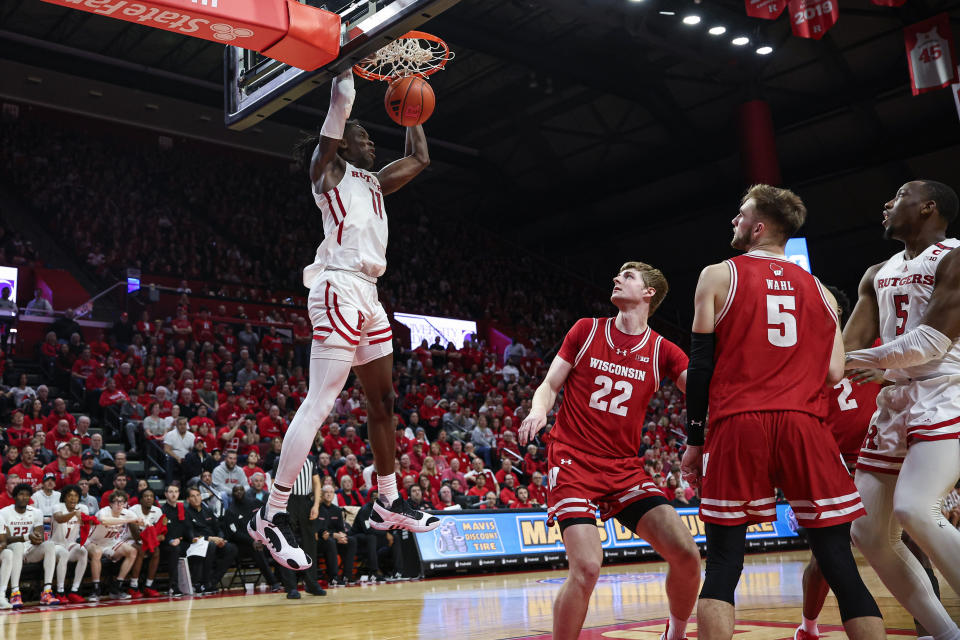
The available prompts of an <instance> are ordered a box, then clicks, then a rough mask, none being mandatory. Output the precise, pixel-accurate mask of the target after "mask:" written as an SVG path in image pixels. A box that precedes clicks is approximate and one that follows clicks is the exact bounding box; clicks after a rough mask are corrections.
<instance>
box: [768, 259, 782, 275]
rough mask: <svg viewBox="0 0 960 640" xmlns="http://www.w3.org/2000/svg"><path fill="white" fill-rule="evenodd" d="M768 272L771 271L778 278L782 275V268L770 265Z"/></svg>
mask: <svg viewBox="0 0 960 640" xmlns="http://www.w3.org/2000/svg"><path fill="white" fill-rule="evenodd" d="M770 271H773V275H775V276H777V277H778V278H779V277H780V276H782V275H783V267H781V266H780V265H778V264H774V263H772V262H771V263H770Z"/></svg>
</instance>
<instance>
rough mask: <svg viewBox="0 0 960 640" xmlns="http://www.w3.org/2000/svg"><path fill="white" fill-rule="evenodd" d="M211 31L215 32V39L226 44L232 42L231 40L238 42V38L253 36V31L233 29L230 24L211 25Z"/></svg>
mask: <svg viewBox="0 0 960 640" xmlns="http://www.w3.org/2000/svg"><path fill="white" fill-rule="evenodd" d="M210 30H211V31H213V37H214V38H216V39H217V40H222V41H224V42H230V41H231V40H236V39H237V38H249V37H250V36H252V35H253V31H251V30H250V29H243V28H240V29H237V28H236V27H231V26H230V25H228V24H222V23H218V24H212V25H210Z"/></svg>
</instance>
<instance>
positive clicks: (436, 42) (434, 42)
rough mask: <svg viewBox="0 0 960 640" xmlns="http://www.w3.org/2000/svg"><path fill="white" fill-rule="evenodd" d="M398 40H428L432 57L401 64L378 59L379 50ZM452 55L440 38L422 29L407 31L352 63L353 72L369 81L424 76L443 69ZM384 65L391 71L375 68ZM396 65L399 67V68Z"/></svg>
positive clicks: (382, 67) (381, 67)
mask: <svg viewBox="0 0 960 640" xmlns="http://www.w3.org/2000/svg"><path fill="white" fill-rule="evenodd" d="M400 40H425V41H427V42H430V43H431V46H430V48H429V49H428V50H429V51H430V52H431V53H433V57H432V58H431V59H430V60H429V61H424V62H414V61H407V62H406V63H405V64H403V65H397V64H396V63H393V62H392V61H389V60H388V61H386V64H384V62H382V61H379V60H378V56H379V54H380V53H381V52H383V51H384V50H386V49H389V48H390V47H391V46H395V44H396V43H397V42H399V41H400ZM452 57H453V53H452V52H451V51H450V47H449V46H447V43H446V42H444V41H443V40H442V39H441V38H439V37H437V36H435V35H433V34H431V33H426V32H424V31H408V32H407V33H405V34H403V35H402V36H400V37H399V38H397V39H396V40H394V41H393V42H391V43H390V44H388V45H386V46H385V47H383V48H381V49H380V50H378V51H377V52H376V53H374V54H373V55H370V56H367V57H366V58H364V59H363V60H361V61H360V62H358V63H357V64H355V65H353V72H354V73H355V74H356V75H358V76H360V77H361V78H364V79H365V80H371V81H372V80H385V81H391V80H395V79H397V78H402V77H406V76H421V77H426V76H431V75H433V74H435V73H436V72H437V71H440V70H441V69H443V68H444V66H446V64H447V61H448V60H450V58H452ZM384 67H388V68H390V69H391V70H392V71H393V72H392V73H380V72H379V71H377V69H381V70H383V69H384ZM398 67H400V68H399V70H398Z"/></svg>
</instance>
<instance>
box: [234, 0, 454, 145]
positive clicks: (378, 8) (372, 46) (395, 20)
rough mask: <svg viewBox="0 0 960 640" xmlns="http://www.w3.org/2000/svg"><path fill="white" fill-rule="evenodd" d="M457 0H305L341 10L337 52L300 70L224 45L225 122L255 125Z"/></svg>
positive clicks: (235, 125)
mask: <svg viewBox="0 0 960 640" xmlns="http://www.w3.org/2000/svg"><path fill="white" fill-rule="evenodd" d="M457 2H459V0H352V1H351V0H328V1H327V2H322V0H310V1H308V2H306V4H310V5H314V6H318V7H320V8H322V9H326V10H328V11H334V12H336V13H338V14H339V15H340V20H341V25H342V26H341V31H340V34H341V35H340V57H338V58H337V59H336V60H334V61H333V62H331V63H330V64H328V65H327V66H325V67H322V68H320V69H317V70H315V71H303V70H302V69H297V68H295V67H291V66H290V65H287V64H283V63H282V62H277V61H276V60H273V59H271V58H267V57H266V56H264V55H262V54H260V53H257V52H256V51H249V50H246V49H240V48H239V47H230V46H228V47H226V51H225V53H224V90H223V96H224V123H225V124H226V125H227V126H228V127H229V128H231V129H236V130H243V129H246V128H248V127H251V126H253V125H255V124H256V123H257V122H260V121H261V120H264V119H266V118H268V117H269V116H270V115H271V114H273V113H275V112H277V111H279V110H280V109H282V108H284V107H285V106H287V105H288V104H290V103H291V102H293V101H294V100H296V99H297V98H300V97H301V96H304V95H306V94H307V93H309V92H311V91H313V90H314V89H316V88H317V87H319V86H322V85H324V84H326V83H327V82H329V81H330V80H331V79H332V78H334V77H335V76H336V75H337V74H339V73H340V72H342V71H345V70H346V69H348V68H350V67H352V66H353V65H354V64H355V63H357V62H359V61H360V60H362V59H363V58H364V57H366V56H367V55H369V54H370V53H373V52H374V51H376V50H377V49H379V48H380V47H382V46H384V45H386V44H388V43H389V42H391V41H393V40H394V39H396V38H397V37H398V36H401V35H403V34H404V33H406V32H407V31H410V30H412V29H416V28H417V27H419V26H420V25H422V24H424V23H425V22H427V21H428V20H430V19H431V18H433V17H434V16H436V15H438V14H440V13H442V12H443V11H445V10H447V9H449V8H450V7H452V6H453V5H455V4H457Z"/></svg>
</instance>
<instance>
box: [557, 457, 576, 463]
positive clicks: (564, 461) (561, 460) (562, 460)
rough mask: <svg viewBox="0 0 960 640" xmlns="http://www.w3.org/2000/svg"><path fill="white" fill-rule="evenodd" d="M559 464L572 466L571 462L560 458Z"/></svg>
mask: <svg viewBox="0 0 960 640" xmlns="http://www.w3.org/2000/svg"><path fill="white" fill-rule="evenodd" d="M560 464H573V460H567V459H566V458H560Z"/></svg>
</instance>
